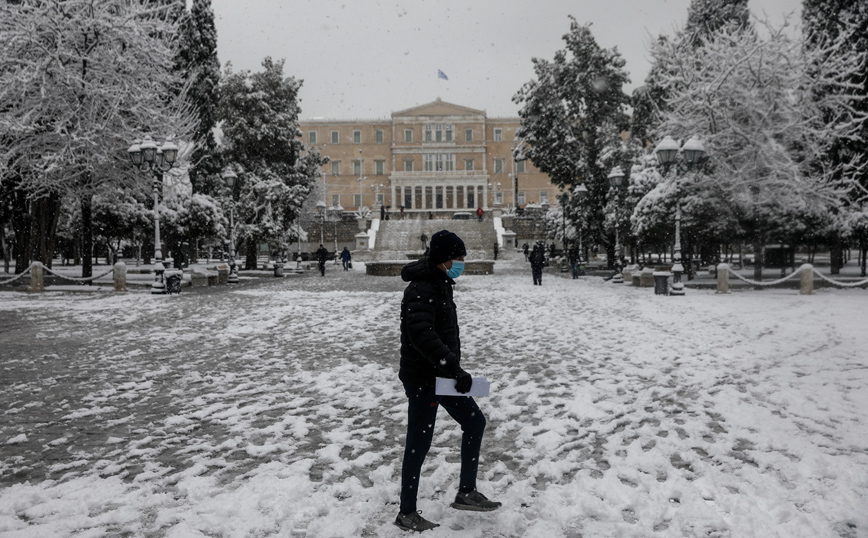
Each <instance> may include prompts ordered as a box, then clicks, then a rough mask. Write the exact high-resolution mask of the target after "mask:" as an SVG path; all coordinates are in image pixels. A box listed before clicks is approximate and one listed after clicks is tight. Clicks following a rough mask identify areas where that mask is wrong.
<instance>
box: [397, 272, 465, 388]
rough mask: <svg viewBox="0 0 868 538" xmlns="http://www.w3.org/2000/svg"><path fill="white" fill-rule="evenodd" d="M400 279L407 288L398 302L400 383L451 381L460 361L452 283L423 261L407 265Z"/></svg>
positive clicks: (432, 383)
mask: <svg viewBox="0 0 868 538" xmlns="http://www.w3.org/2000/svg"><path fill="white" fill-rule="evenodd" d="M401 278H402V279H403V280H404V282H409V283H410V285H408V286H407V289H405V290H404V299H403V300H402V301H401V369H400V371H399V372H398V377H399V378H400V379H401V381H402V382H404V383H407V384H409V385H415V386H417V387H424V388H430V387H433V386H434V378H435V377H455V374H456V373H457V372H458V370H459V368H460V366H459V361H460V360H461V340H460V338H459V333H458V315H457V314H456V312H455V303H454V302H453V301H452V286H453V285H454V284H455V281H454V280H452V279H451V278H449V277H448V276H446V274H445V273H443V271H440V270H438V269H437V268H436V267H434V266H433V265H431V263H430V262H429V261H428V259H427V258H423V259H421V260H418V261H415V262H412V263H410V264H407V265H406V266H405V267H404V269H403V270H402V271H401Z"/></svg>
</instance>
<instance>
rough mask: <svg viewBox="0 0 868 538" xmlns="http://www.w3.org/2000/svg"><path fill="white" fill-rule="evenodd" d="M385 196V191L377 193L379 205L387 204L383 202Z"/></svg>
mask: <svg viewBox="0 0 868 538" xmlns="http://www.w3.org/2000/svg"><path fill="white" fill-rule="evenodd" d="M383 196H384V195H383V193H379V194H377V205H386V204H385V203H384V202H383Z"/></svg>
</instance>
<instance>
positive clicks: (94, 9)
mask: <svg viewBox="0 0 868 538" xmlns="http://www.w3.org/2000/svg"><path fill="white" fill-rule="evenodd" d="M168 11H169V10H168V9H167V8H166V7H165V6H161V5H159V4H157V5H151V4H147V3H142V2H139V1H136V0H103V1H100V2H94V1H92V0H66V1H64V2H42V1H39V0H22V1H21V2H16V3H8V2H4V3H0V50H2V51H3V54H2V56H0V103H3V107H2V109H0V140H3V144H2V145H0V181H4V182H5V181H11V182H13V183H14V184H15V189H16V190H20V191H22V192H24V193H26V196H25V197H24V200H26V201H27V203H28V204H30V203H31V202H32V201H33V200H47V201H48V203H49V206H50V207H46V208H45V210H44V211H41V212H40V216H39V218H38V219H36V220H37V221H39V222H36V221H35V222H34V223H35V224H37V225H38V226H39V229H38V233H31V234H29V235H30V237H32V238H36V240H37V242H38V243H39V246H40V248H38V249H34V248H33V245H31V248H30V249H29V251H34V250H37V251H38V252H37V256H36V258H37V259H40V260H41V261H43V263H50V257H51V251H50V249H49V248H46V246H45V245H50V243H51V241H53V237H51V235H50V234H52V232H51V229H52V227H51V226H50V222H51V221H52V219H55V218H56V217H55V215H56V214H57V211H58V204H59V200H61V199H62V198H63V196H64V195H66V194H67V193H73V194H75V195H76V197H77V198H78V200H79V202H80V204H81V206H82V218H83V228H82V239H83V241H84V243H85V245H84V250H85V252H89V251H90V245H91V243H92V236H91V232H92V230H91V213H92V212H91V200H92V197H93V196H94V194H96V193H98V192H100V190H101V189H103V188H104V187H105V185H107V184H110V185H111V186H112V187H115V186H117V185H118V184H121V185H122V186H129V187H135V186H136V184H137V183H142V182H145V183H149V182H150V181H151V178H150V177H146V176H145V175H143V174H129V173H124V171H125V170H126V163H125V160H126V155H125V153H126V152H125V151H124V150H125V149H126V147H127V146H128V145H129V144H130V142H131V141H132V140H133V139H134V138H137V137H139V136H141V135H142V133H149V132H150V133H151V134H153V135H155V138H165V137H166V136H168V135H174V136H178V137H181V136H184V135H185V134H186V133H187V131H188V129H189V126H190V123H191V121H190V120H191V117H190V115H189V113H188V111H187V108H186V104H185V102H184V92H183V91H182V92H181V93H180V95H178V93H177V91H176V90H177V88H178V86H179V84H178V80H177V78H176V77H175V76H174V75H173V74H172V72H171V66H172V61H173V58H174V51H173V49H172V46H171V40H172V39H173V37H174V35H175V33H176V29H175V26H174V23H173V21H172V20H171V18H170V16H169V13H168ZM173 88H174V89H175V91H173ZM155 128H156V129H159V131H158V132H155V131H154V129H155ZM19 210H20V211H21V212H22V213H26V212H28V211H29V212H32V211H33V210H32V208H29V209H28V208H26V207H25V208H19ZM46 234H49V235H48V236H46ZM46 256H47V259H46ZM29 261H30V260H29V258H27V257H26V256H25V257H22V258H21V259H19V269H21V270H23V269H24V268H25V267H26V266H27V264H28V263H29ZM83 261H84V264H83V274H84V275H85V276H89V275H90V274H91V267H90V257H89V256H85V257H84V260H83ZM22 262H23V263H22Z"/></svg>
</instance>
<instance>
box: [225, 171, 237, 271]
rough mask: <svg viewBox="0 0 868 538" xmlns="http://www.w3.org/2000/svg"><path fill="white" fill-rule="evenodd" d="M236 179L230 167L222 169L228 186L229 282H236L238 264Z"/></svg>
mask: <svg viewBox="0 0 868 538" xmlns="http://www.w3.org/2000/svg"><path fill="white" fill-rule="evenodd" d="M236 179H238V175H236V174H235V172H233V171H232V169H231V168H227V169H226V170H224V171H223V182H224V183H226V187H228V188H229V278H228V279H227V280H226V282H227V283H229V284H238V264H237V263H236V262H235V196H234V191H233V189H234V188H235V180H236Z"/></svg>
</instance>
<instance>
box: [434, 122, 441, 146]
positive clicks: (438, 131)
mask: <svg viewBox="0 0 868 538" xmlns="http://www.w3.org/2000/svg"><path fill="white" fill-rule="evenodd" d="M434 141H435V142H443V126H442V125H441V124H439V123H438V124H437V126H436V127H435V128H434Z"/></svg>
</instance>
